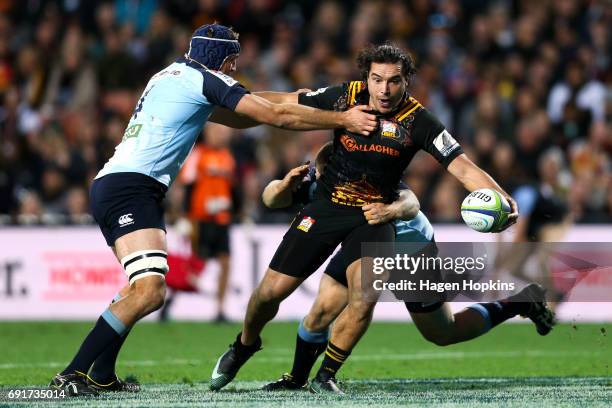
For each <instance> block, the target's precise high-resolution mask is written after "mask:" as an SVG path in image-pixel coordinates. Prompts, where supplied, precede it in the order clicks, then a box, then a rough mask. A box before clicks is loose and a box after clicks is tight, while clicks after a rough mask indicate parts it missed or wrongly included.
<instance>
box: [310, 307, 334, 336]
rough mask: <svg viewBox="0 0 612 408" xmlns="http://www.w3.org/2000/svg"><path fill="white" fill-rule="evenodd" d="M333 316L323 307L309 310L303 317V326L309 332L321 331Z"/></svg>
mask: <svg viewBox="0 0 612 408" xmlns="http://www.w3.org/2000/svg"><path fill="white" fill-rule="evenodd" d="M334 317H335V316H333V317H332V316H331V314H330V313H329V311H327V310H324V309H316V310H311V311H310V312H309V313H308V315H307V316H306V317H305V318H304V327H305V328H306V330H308V331H309V332H315V333H318V332H322V331H323V330H326V329H327V328H328V327H329V325H330V324H331V322H332V320H334Z"/></svg>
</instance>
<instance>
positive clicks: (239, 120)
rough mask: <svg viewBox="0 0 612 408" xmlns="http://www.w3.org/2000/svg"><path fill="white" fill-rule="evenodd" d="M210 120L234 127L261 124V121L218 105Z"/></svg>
mask: <svg viewBox="0 0 612 408" xmlns="http://www.w3.org/2000/svg"><path fill="white" fill-rule="evenodd" d="M208 121H209V122H215V123H218V124H220V125H225V126H228V127H231V128H234V129H247V128H251V127H255V126H259V125H261V123H259V122H257V121H255V120H253V119H251V118H249V117H247V116H244V115H240V114H238V113H236V112H234V111H231V110H229V109H227V108H224V107H222V106H217V107H215V109H214V110H213V112H212V113H211V115H210V117H209V118H208Z"/></svg>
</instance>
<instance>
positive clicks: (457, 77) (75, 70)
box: [0, 0, 612, 222]
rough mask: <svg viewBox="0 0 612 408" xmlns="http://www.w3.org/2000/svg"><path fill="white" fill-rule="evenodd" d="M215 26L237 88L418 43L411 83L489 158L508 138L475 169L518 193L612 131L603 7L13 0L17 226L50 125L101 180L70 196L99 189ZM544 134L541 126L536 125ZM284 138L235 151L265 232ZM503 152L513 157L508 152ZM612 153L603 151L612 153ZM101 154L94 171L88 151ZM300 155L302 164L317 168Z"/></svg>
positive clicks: (9, 135) (258, 135)
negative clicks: (134, 123)
mask: <svg viewBox="0 0 612 408" xmlns="http://www.w3.org/2000/svg"><path fill="white" fill-rule="evenodd" d="M214 20H218V21H221V22H224V23H227V24H233V25H234V26H235V27H236V28H237V29H239V30H240V31H242V33H243V34H242V37H241V41H242V44H243V52H242V57H241V61H240V65H241V67H240V72H241V73H240V77H239V79H240V80H241V82H242V83H244V84H246V85H247V86H249V87H250V88H252V89H254V90H261V89H275V90H279V91H288V90H294V89H300V88H316V87H318V86H319V85H322V84H327V83H338V82H342V81H344V80H346V78H350V77H352V76H353V75H355V74H356V72H354V68H353V67H352V66H351V63H350V62H351V61H352V59H353V57H354V53H355V50H358V49H360V48H362V47H363V46H364V45H366V44H367V43H369V42H375V43H376V42H379V41H381V40H383V39H392V40H394V41H396V42H397V43H398V45H400V46H404V45H405V46H406V48H408V49H410V50H411V52H412V53H413V54H414V55H415V56H416V60H417V66H418V68H419V72H418V74H417V77H416V78H415V81H414V82H415V83H414V84H413V87H412V89H413V90H414V95H415V97H416V98H417V99H419V100H421V101H422V102H423V103H424V104H425V105H427V106H428V107H429V108H430V110H431V111H432V112H434V113H435V114H436V116H438V117H439V118H440V119H441V120H442V121H443V122H444V123H446V124H447V126H448V127H449V130H450V131H451V132H452V133H453V134H455V135H456V136H457V137H458V138H459V139H461V140H460V141H461V143H462V145H463V146H465V147H466V149H467V150H468V151H471V150H472V149H470V147H472V146H474V147H475V152H476V153H477V154H479V155H481V154H482V153H483V152H482V151H481V150H480V149H481V148H482V147H483V146H482V145H480V146H477V144H478V143H482V142H483V141H486V140H482V139H479V138H481V137H482V134H480V132H481V131H482V129H485V128H486V129H488V130H489V131H490V132H491V133H492V134H493V135H494V137H495V144H494V149H493V151H492V157H493V159H492V158H490V157H489V155H488V154H484V155H483V156H482V157H478V159H479V160H480V161H481V164H482V165H483V166H484V167H485V168H486V169H487V170H490V171H492V172H495V170H494V169H492V168H488V167H487V161H491V162H492V166H494V167H499V168H498V171H500V173H499V174H497V176H498V177H499V178H498V179H499V180H501V181H502V187H505V188H507V189H510V190H512V188H513V187H516V186H517V185H520V184H522V183H524V182H526V181H528V179H531V180H533V179H535V175H536V163H537V159H538V158H539V157H540V155H541V154H542V151H543V148H542V147H548V146H549V145H550V144H555V145H557V146H559V147H561V148H562V149H563V155H564V159H565V160H566V161H567V162H568V163H572V162H574V158H573V156H574V155H575V152H574V151H575V149H576V146H578V144H577V142H578V141H583V143H584V140H587V139H589V135H590V133H591V132H592V130H591V129H592V126H601V125H594V123H603V124H604V126H605V127H606V128H607V129H609V127H610V123H611V121H612V103H611V102H610V101H611V100H612V98H611V97H610V95H611V94H612V85H611V76H610V64H611V59H610V44H611V41H612V40H611V37H610V34H609V29H608V28H609V27H610V26H611V25H612V21H611V20H612V16H611V13H610V12H609V7H608V5H607V2H606V1H605V0H593V1H579V0H575V1H564V2H560V3H558V4H557V2H518V3H516V4H510V3H507V2H498V1H481V2H476V3H474V2H468V1H443V2H432V1H418V2H408V3H406V2H402V1H390V2H376V1H369V0H359V1H355V2H339V1H333V0H325V1H314V2H278V1H264V0H258V1H253V2H241V1H218V0H205V1H197V2H190V1H177V0H165V1H157V0H146V1H139V2H132V1H127V0H116V1H115V0H113V1H103V0H90V1H82V0H81V1H79V0H75V1H70V2H59V1H49V2H8V3H7V5H5V6H4V7H3V8H2V11H1V12H0V106H1V109H0V132H1V133H0V141H1V143H2V146H3V149H8V150H6V151H5V152H4V153H2V154H3V155H6V154H8V155H9V156H10V157H11V158H10V161H9V162H10V163H17V164H16V165H11V171H10V173H11V176H10V177H11V183H6V184H3V186H4V187H3V188H5V189H7V191H8V190H10V193H8V194H2V196H1V197H0V212H1V213H2V214H4V216H5V217H6V216H8V217H12V219H13V220H14V219H15V218H14V216H15V215H17V213H18V204H17V201H16V200H15V199H14V198H11V197H17V195H18V191H20V190H21V189H23V188H27V189H30V190H31V191H34V192H36V193H37V194H39V195H40V194H41V193H42V191H41V186H40V175H41V174H42V172H43V170H44V167H46V166H48V165H52V163H44V162H41V161H40V160H39V159H38V151H39V147H38V146H37V141H38V140H40V137H41V135H43V134H46V133H47V132H48V130H49V129H50V128H56V129H59V132H60V136H61V137H62V138H64V139H65V145H66V146H67V149H70V150H71V152H72V153H71V156H72V157H73V160H75V163H76V162H80V163H85V164H84V166H85V168H86V170H85V174H87V175H88V176H87V177H82V178H78V180H76V181H75V180H72V178H71V177H69V178H71V180H69V183H68V184H67V186H66V189H67V188H70V186H72V185H73V184H74V183H76V184H79V186H81V187H83V188H86V187H87V183H88V182H89V180H90V179H91V175H92V174H94V173H95V171H96V170H97V169H98V168H99V166H100V165H101V163H104V162H105V161H106V160H107V159H108V157H110V155H112V148H113V146H114V145H115V144H116V142H115V141H109V139H108V138H109V137H110V138H113V139H114V138H116V137H117V134H119V136H118V137H121V135H122V131H123V130H124V128H125V124H126V123H127V121H128V119H129V117H130V115H131V114H132V110H133V106H134V103H135V102H136V100H137V98H138V97H139V95H140V93H141V91H142V88H143V87H144V82H145V81H146V79H147V78H148V76H149V74H150V73H152V72H156V71H157V70H158V69H159V68H161V67H162V66H164V65H166V64H167V62H168V61H169V59H170V58H174V57H175V56H176V55H177V54H179V51H180V50H183V49H185V48H186V44H187V41H188V39H189V33H190V32H191V31H192V30H193V29H194V28H195V27H197V26H198V25H200V24H202V23H204V22H212V21H214ZM543 112H545V115H546V116H547V117H548V120H549V121H550V129H549V130H548V131H543V130H542V128H541V127H542V126H543V125H542V121H541V119H540V117H541V115H542V113H543ZM534 116H535V117H538V119H534ZM75 117H81V118H82V119H81V120H77V119H75ZM83 118H86V119H83ZM547 126H548V125H547ZM531 127H535V128H537V129H539V130H533V129H531V130H530V129H527V128H531ZM89 128H91V129H89ZM109 128H112V129H109ZM84 129H87V132H90V133H91V134H90V135H88V136H87V137H86V141H84V140H83V139H82V137H81V135H80V133H81V132H82V131H83V130H84ZM109 131H111V132H110V133H109ZM608 133H609V132H608ZM275 134H276V133H275V132H274V131H272V130H270V129H269V128H265V127H261V128H257V129H253V130H249V131H248V132H244V133H243V134H242V135H241V136H242V137H241V138H240V142H239V143H236V144H233V145H232V146H231V150H232V152H233V153H234V154H235V156H236V160H237V173H236V175H237V179H236V186H237V188H238V191H237V193H238V196H239V197H242V198H243V199H241V201H240V202H239V203H238V204H239V205H238V206H236V208H235V213H236V214H249V216H250V217H254V218H253V220H254V221H256V222H261V221H266V222H269V221H278V222H287V221H288V218H290V216H289V215H287V216H286V217H285V216H281V215H278V214H277V215H275V216H274V217H270V216H269V212H267V211H265V210H264V209H263V206H262V205H261V203H258V202H257V201H256V199H255V197H257V196H258V195H259V192H260V191H259V192H256V191H253V192H252V194H250V193H249V192H248V190H249V189H253V190H261V189H262V188H263V186H265V185H266V184H267V182H268V181H270V180H271V179H273V178H274V177H275V176H278V174H277V173H273V172H272V173H271V172H270V171H268V170H267V167H269V164H268V163H267V160H265V159H264V157H265V155H262V154H258V153H257V152H258V151H261V150H262V149H267V148H269V147H270V148H271V149H272V150H271V151H273V152H274V154H276V153H278V154H279V156H280V157H282V156H283V153H282V151H283V150H284V149H285V148H287V149H291V148H292V147H291V146H290V144H289V143H287V141H282V142H279V140H278V138H277V137H275ZM479 134H480V135H479ZM244 135H248V137H244ZM309 137H310V135H296V136H294V137H293V138H291V140H292V141H293V143H295V141H296V140H301V141H302V142H303V141H305V140H308V139H309ZM526 138H535V142H533V141H532V142H530V141H526V140H524V139H526ZM477 139H478V140H477ZM287 140H289V139H287ZM324 142H325V140H320V141H319V144H318V145H317V146H313V147H312V148H310V147H309V149H308V152H311V151H316V149H317V148H318V147H319V146H320V145H322V144H323V143H324ZM502 142H503V144H502ZM506 143H509V144H510V145H513V146H517V148H516V150H515V151H514V152H510V151H509V150H508V149H507V144H506ZM530 143H535V144H536V145H538V146H536V147H535V148H534V147H533V146H531V147H530V146H529V144H530ZM607 143H608V147H606V148H604V150H603V154H607V155H608V156H609V155H610V147H609V143H610V142H607ZM91 144H93V146H95V148H94V149H93V150H95V156H97V157H96V159H95V162H94V160H93V159H92V157H93V156H94V154H93V152H92V151H91V150H92V149H91V148H90V149H89V150H90V151H89V152H88V148H87V147H86V145H91ZM485 144H486V143H485ZM540 144H541V145H540ZM75 145H76V146H75ZM75 147H76V148H75ZM530 149H532V150H530ZM606 149H607V150H606ZM500 150H501V151H500ZM579 150H582V148H580V149H579ZM304 152H306V150H305V151H304ZM512 155H514V159H513V160H512V159H511V156H512ZM582 155H583V154H582V153H581V154H580V155H579V156H581V157H582ZM303 156H304V157H300V158H299V160H298V162H302V161H304V160H306V159H307V158H308V157H307V154H304V155H303ZM497 157H499V158H501V159H503V160H501V162H498V161H497V160H496V159H494V158H497ZM32 159H34V161H32ZM474 159H476V157H474ZM3 160H5V163H7V162H6V159H3ZM26 163H28V164H27V165H26ZM6 165H7V164H3V165H0V167H2V166H6ZM571 168H572V169H574V168H575V166H571ZM502 169H511V170H512V171H511V172H510V173H508V172H506V171H504V172H503V173H502V172H501V170H502ZM277 170H278V171H279V173H280V171H281V170H283V169H280V168H279V169H277ZM606 171H609V169H607V170H606ZM413 172H414V171H413V170H412V169H410V170H409V172H408V173H407V176H406V179H407V180H415V179H417V177H415V176H414V175H413ZM441 174H442V173H441V169H440V168H438V167H436V166H435V165H434V166H432V167H431V168H428V172H427V176H428V178H429V179H430V180H441V178H440V175H441ZM500 176H501V177H500ZM580 177H583V176H580ZM255 179H257V180H255ZM506 183H507V184H506ZM586 184H587V185H586V186H576V187H575V189H577V190H580V189H585V188H589V185H590V181H589V180H587V181H586ZM596 184H598V186H597V187H596V190H597V194H598V197H599V198H598V199H597V200H595V202H591V203H588V206H587V207H588V214H589V216H588V217H587V218H584V217H581V218H579V219H578V222H582V221H588V220H590V219H599V218H601V217H602V216H603V214H604V212H605V210H604V206H605V204H604V202H605V200H604V199H603V197H605V196H606V193H607V192H608V191H609V189H610V188H609V187H601V186H602V185H605V184H604V183H603V182H601V181H598V182H597V183H596ZM9 185H10V187H9ZM426 187H427V188H421V187H420V186H416V187H413V188H414V189H415V191H419V199H420V201H421V203H422V204H423V205H424V206H425V207H424V208H427V206H428V205H429V203H430V202H431V201H432V198H433V195H434V193H435V191H436V190H437V188H436V185H429V186H426ZM461 196H462V194H458V195H457V197H456V199H457V200H460V199H461ZM247 197H253V200H252V201H250V200H249V199H247ZM571 200H572V201H576V200H577V199H576V198H574V197H572V198H571ZM452 205H455V206H456V207H458V206H459V205H460V202H459V201H458V202H455V203H452V204H449V207H450V206H452ZM580 206H581V207H584V205H583V204H581V205H580ZM591 215H592V216H591ZM241 218H242V217H235V218H234V219H235V220H239V219H241ZM432 221H436V219H435V217H432Z"/></svg>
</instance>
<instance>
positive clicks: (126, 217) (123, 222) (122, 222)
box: [117, 213, 134, 227]
mask: <svg viewBox="0 0 612 408" xmlns="http://www.w3.org/2000/svg"><path fill="white" fill-rule="evenodd" d="M117 222H118V223H119V226H120V227H125V226H128V225H132V224H133V223H134V218H133V216H132V213H129V214H123V215H122V216H121V217H119V219H118V220H117Z"/></svg>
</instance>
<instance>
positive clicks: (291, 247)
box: [270, 198, 395, 278]
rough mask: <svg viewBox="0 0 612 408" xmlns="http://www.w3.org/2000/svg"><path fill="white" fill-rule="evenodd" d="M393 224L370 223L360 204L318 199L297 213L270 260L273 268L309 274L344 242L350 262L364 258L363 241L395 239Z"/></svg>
mask: <svg viewBox="0 0 612 408" xmlns="http://www.w3.org/2000/svg"><path fill="white" fill-rule="evenodd" d="M394 237H395V228H394V226H393V225H392V224H389V223H387V224H380V225H369V224H368V223H367V221H366V219H365V217H364V215H363V211H362V210H361V208H360V207H346V206H341V205H336V204H333V203H331V202H329V201H327V200H326V199H322V198H321V199H319V198H317V199H315V200H314V201H313V202H311V203H310V204H308V205H307V206H305V207H304V208H303V209H302V210H301V211H300V212H299V213H298V214H297V216H296V217H295V219H294V220H293V222H292V223H291V226H290V227H289V230H288V231H287V233H286V234H285V236H284V237H283V241H282V242H281V244H280V245H279V247H278V248H277V249H276V253H275V254H274V257H273V258H272V261H270V269H273V270H275V271H277V272H280V273H284V274H285V275H290V276H295V277H300V278H307V277H308V276H310V275H311V274H312V273H313V272H314V271H316V270H317V269H318V268H319V267H320V266H321V265H322V264H323V262H325V260H326V259H327V258H328V257H329V256H330V255H331V254H332V252H333V251H334V249H336V247H337V246H338V244H340V243H342V248H343V253H344V260H345V262H347V264H348V265H350V264H351V263H352V262H353V261H356V260H357V259H359V258H361V243H363V242H393V240H394Z"/></svg>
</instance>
